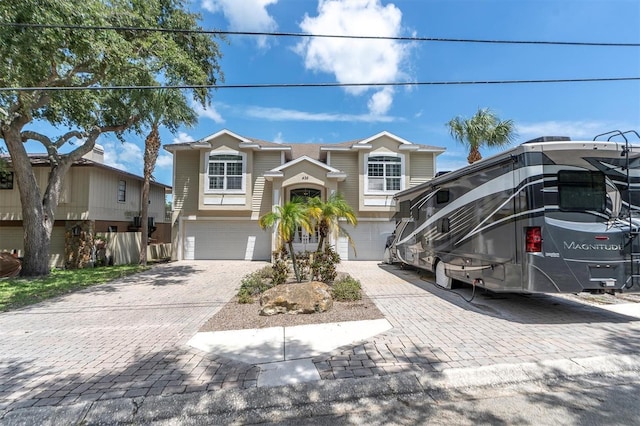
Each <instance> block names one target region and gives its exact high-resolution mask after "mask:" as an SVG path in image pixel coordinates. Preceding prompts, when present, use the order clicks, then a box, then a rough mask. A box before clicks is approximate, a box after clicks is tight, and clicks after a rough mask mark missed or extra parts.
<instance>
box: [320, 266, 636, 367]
mask: <svg viewBox="0 0 640 426" xmlns="http://www.w3.org/2000/svg"><path fill="white" fill-rule="evenodd" d="M339 269H340V271H342V272H346V273H349V274H350V275H352V276H353V277H355V278H357V279H359V280H360V281H361V283H362V285H363V287H364V289H365V290H366V293H367V294H368V295H369V297H371V298H372V299H373V300H374V301H375V303H376V305H377V306H378V307H379V308H380V310H381V311H382V312H383V314H384V315H385V317H386V318H387V320H388V321H389V322H391V324H392V325H393V326H394V328H393V329H392V330H390V331H389V332H386V333H383V334H381V335H378V336H376V337H375V338H374V339H372V340H371V341H369V342H366V343H364V344H361V345H358V346H356V347H354V348H347V349H345V350H342V351H336V352H335V353H333V354H332V356H331V357H329V358H328V359H327V357H320V358H316V359H315V360H314V361H315V363H316V367H317V368H318V369H319V371H320V375H321V377H322V378H324V379H331V378H345V377H359V376H371V375H384V374H390V373H396V372H400V371H412V370H422V371H441V370H444V369H449V368H458V367H475V366H482V365H489V364H502V363H522V362H537V361H543V360H553V359H571V358H585V357H594V356H606V355H629V354H637V353H639V352H640V319H638V318H634V317H630V316H626V315H623V314H618V313H615V312H609V311H607V310H604V309H601V308H598V307H594V306H589V305H585V304H582V303H578V302H575V301H572V300H569V299H567V298H565V297H558V296H550V295H513V294H510V295H501V294H487V293H485V292H482V291H480V290H478V291H477V292H476V295H475V297H474V299H473V300H472V301H471V303H468V302H466V301H465V300H464V299H463V297H464V298H466V299H467V300H468V299H471V296H472V291H471V288H469V287H467V288H462V289H455V290H454V291H455V292H456V293H457V294H456V293H454V292H452V291H447V290H444V289H441V288H439V287H436V286H435V285H434V284H433V280H432V279H431V278H432V277H430V276H428V275H427V273H426V272H424V271H423V272H422V273H419V272H417V271H412V270H402V269H400V268H398V267H397V266H391V265H378V264H377V262H343V263H342V264H341V265H340V267H339ZM421 275H425V278H421ZM461 296H463V297H461Z"/></svg>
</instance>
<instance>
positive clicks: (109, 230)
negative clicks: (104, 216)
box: [107, 225, 118, 232]
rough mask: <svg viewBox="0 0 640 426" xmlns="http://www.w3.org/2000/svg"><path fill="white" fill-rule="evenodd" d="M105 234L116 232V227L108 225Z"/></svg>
mask: <svg viewBox="0 0 640 426" xmlns="http://www.w3.org/2000/svg"><path fill="white" fill-rule="evenodd" d="M107 232H118V227H117V226H116V225H109V226H108V227H107Z"/></svg>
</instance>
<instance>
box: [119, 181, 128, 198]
mask: <svg viewBox="0 0 640 426" xmlns="http://www.w3.org/2000/svg"><path fill="white" fill-rule="evenodd" d="M125 201H127V181H126V180H119V181H118V202H119V203H124V202H125Z"/></svg>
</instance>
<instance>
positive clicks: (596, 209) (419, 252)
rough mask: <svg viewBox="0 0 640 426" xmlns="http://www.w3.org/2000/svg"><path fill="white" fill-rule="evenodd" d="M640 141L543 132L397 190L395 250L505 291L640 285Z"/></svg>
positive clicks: (446, 283)
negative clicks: (588, 138)
mask: <svg viewBox="0 0 640 426" xmlns="http://www.w3.org/2000/svg"><path fill="white" fill-rule="evenodd" d="M631 137H633V139H634V140H636V139H638V140H640V136H638V133H637V132H635V131H627V132H621V131H615V132H609V133H605V134H603V135H598V136H596V137H595V138H594V140H591V141H574V140H570V139H569V138H568V137H542V138H537V139H534V140H531V141H528V142H525V143H522V144H521V145H519V146H517V147H514V148H511V149H509V150H506V151H504V152H502V153H500V154H497V155H494V156H492V157H489V158H486V159H483V160H481V161H478V162H476V163H474V164H471V165H469V166H466V167H463V168H461V169H459V170H456V171H452V172H449V173H444V174H441V175H440V176H437V177H435V178H433V179H432V180H431V181H429V182H426V183H424V184H421V185H419V186H416V187H413V188H411V189H408V190H405V191H402V192H400V193H398V194H397V195H396V201H397V205H398V206H399V211H398V214H397V227H396V232H395V239H394V241H393V243H392V244H391V248H390V252H391V254H392V259H393V261H395V262H399V263H401V264H403V265H411V266H413V267H417V268H421V269H425V270H428V271H432V272H434V275H435V281H436V284H438V285H439V286H442V287H446V288H450V287H451V284H452V281H453V280H458V281H461V282H463V283H468V284H472V285H474V286H479V287H483V288H486V289H488V290H492V291H495V292H519V293H578V292H583V291H590V292H611V293H613V292H640V239H639V238H638V235H639V231H640V144H632V143H630V142H629V140H628V139H629V138H631Z"/></svg>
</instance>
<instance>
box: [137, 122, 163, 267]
mask: <svg viewBox="0 0 640 426" xmlns="http://www.w3.org/2000/svg"><path fill="white" fill-rule="evenodd" d="M159 151H160V133H159V131H158V125H157V124H154V125H153V126H151V131H150V132H149V135H148V136H147V139H146V140H145V143H144V182H143V184H142V208H141V209H140V210H141V211H140V216H141V218H140V219H141V221H142V237H141V238H140V264H141V265H145V266H146V265H147V246H148V244H149V186H150V182H151V174H152V173H153V169H154V168H155V165H156V160H157V159H158V152H159Z"/></svg>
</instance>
